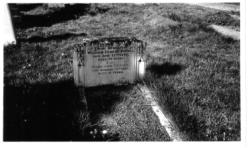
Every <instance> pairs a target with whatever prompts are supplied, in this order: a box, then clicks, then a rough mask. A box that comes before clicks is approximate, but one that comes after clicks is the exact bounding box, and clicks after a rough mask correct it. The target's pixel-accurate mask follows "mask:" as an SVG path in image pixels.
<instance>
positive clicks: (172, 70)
mask: <svg viewBox="0 0 248 148" xmlns="http://www.w3.org/2000/svg"><path fill="white" fill-rule="evenodd" d="M183 69H184V66H182V65H179V64H172V63H168V62H166V63H163V64H151V65H150V66H148V68H147V70H148V71H150V72H151V73H155V74H156V75H157V76H159V77H161V76H162V75H175V74H177V73H179V72H180V71H181V70H183Z"/></svg>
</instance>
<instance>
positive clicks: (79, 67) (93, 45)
mask: <svg viewBox="0 0 248 148" xmlns="http://www.w3.org/2000/svg"><path fill="white" fill-rule="evenodd" d="M74 48H75V52H74V54H73V72H74V82H75V84H76V85H77V86H83V87H92V86H99V85H107V84H123V83H134V82H136V81H137V80H140V79H142V78H143V76H144V74H145V62H144V59H143V51H144V48H145V47H144V43H143V42H142V41H140V40H137V39H136V38H127V37H118V38H100V39H84V40H83V41H82V43H80V44H76V45H75V46H74Z"/></svg>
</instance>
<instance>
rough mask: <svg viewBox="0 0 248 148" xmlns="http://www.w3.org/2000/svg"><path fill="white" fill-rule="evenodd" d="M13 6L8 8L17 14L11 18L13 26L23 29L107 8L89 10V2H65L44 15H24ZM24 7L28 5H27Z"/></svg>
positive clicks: (49, 24) (103, 10)
mask: <svg viewBox="0 0 248 148" xmlns="http://www.w3.org/2000/svg"><path fill="white" fill-rule="evenodd" d="M15 7H17V6H16V5H15V4H12V5H10V8H11V9H10V10H15V12H13V11H11V12H12V15H16V14H17V15H16V16H18V17H15V18H13V23H14V26H15V27H16V28H24V29H25V28H30V27H48V26H51V25H53V24H56V23H60V22H65V21H68V20H72V19H77V18H78V17H79V16H81V15H85V14H90V15H96V13H104V12H106V11H108V9H100V8H99V10H98V11H97V12H91V11H90V7H91V5H90V4H74V5H69V4H67V5H65V7H63V8H61V9H59V10H57V11H54V12H52V13H49V14H46V15H24V14H21V13H20V12H18V8H15ZM23 7H25V6H23ZM26 7H28V5H27V6H26ZM16 9H17V10H16ZM13 13H14V14H13Z"/></svg>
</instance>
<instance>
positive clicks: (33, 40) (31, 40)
mask: <svg viewBox="0 0 248 148" xmlns="http://www.w3.org/2000/svg"><path fill="white" fill-rule="evenodd" d="M77 36H84V37H85V36H87V34H86V33H79V34H74V33H65V34H59V35H52V36H49V37H42V36H32V37H31V38H28V39H18V42H29V43H37V42H46V41H51V40H53V41H60V40H65V39H68V38H71V37H77Z"/></svg>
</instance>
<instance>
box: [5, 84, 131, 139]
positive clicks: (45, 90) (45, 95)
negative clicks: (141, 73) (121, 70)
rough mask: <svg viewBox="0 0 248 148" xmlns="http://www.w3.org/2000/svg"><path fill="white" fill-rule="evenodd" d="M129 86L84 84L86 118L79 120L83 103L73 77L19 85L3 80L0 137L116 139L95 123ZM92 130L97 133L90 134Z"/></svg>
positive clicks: (115, 136)
mask: <svg viewBox="0 0 248 148" xmlns="http://www.w3.org/2000/svg"><path fill="white" fill-rule="evenodd" d="M5 83H6V82H5ZM129 88H130V86H114V85H108V86H101V87H93V88H87V89H86V93H85V95H86V99H87V102H88V109H89V110H88V112H89V113H90V121H87V122H88V123H79V121H78V120H79V112H80V111H81V112H82V111H85V109H84V107H85V106H84V104H83V103H82V101H81V99H82V98H81V96H80V94H79V93H78V92H79V91H78V88H76V87H75V85H74V83H73V81H70V80H68V81H62V82H58V83H47V84H32V85H31V84H23V85H21V86H11V85H8V84H7V83H6V84H5V87H4V141H118V140H119V138H118V135H110V134H109V135H102V134H101V131H102V130H103V127H99V126H98V125H97V124H96V123H97V120H98V119H99V117H100V116H101V115H102V114H104V113H106V114H107V113H110V112H111V111H112V108H113V106H114V105H115V103H116V102H118V101H120V100H121V97H120V93H121V91H123V90H127V89H129ZM87 124H88V125H89V126H87V127H85V129H83V130H82V129H81V128H82V126H85V125H87ZM92 131H97V132H98V133H93V134H91V132H92Z"/></svg>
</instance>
